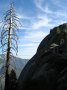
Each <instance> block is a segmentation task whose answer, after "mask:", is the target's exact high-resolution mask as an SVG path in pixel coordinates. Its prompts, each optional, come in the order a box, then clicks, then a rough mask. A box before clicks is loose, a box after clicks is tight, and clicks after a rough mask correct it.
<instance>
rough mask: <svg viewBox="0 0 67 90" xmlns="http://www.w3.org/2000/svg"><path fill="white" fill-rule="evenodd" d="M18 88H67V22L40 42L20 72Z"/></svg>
mask: <svg viewBox="0 0 67 90" xmlns="http://www.w3.org/2000/svg"><path fill="white" fill-rule="evenodd" d="M18 90H67V23H65V24H63V25H60V26H58V27H55V28H53V29H52V30H51V31H50V34H49V35H47V36H46V37H45V38H44V39H43V41H42V42H41V43H40V45H39V47H38V49H37V52H36V54H35V55H34V56H33V57H32V58H31V60H29V62H28V63H27V64H26V66H25V68H24V69H23V70H22V72H21V74H20V77H19V79H18Z"/></svg>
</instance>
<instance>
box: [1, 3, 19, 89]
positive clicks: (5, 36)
mask: <svg viewBox="0 0 67 90" xmlns="http://www.w3.org/2000/svg"><path fill="white" fill-rule="evenodd" d="M17 21H18V18H17V17H16V14H15V10H14V8H13V3H11V5H10V8H9V10H8V11H7V12H6V15H5V17H4V22H3V28H2V31H1V44H2V52H3V54H4V55H5V56H6V70H5V90H9V83H10V82H9V74H10V72H9V71H10V70H9V69H10V59H11V56H12V55H13V54H15V52H16V54H17V52H18V44H17V40H18V36H17V33H16V31H17V30H18V26H17Z"/></svg>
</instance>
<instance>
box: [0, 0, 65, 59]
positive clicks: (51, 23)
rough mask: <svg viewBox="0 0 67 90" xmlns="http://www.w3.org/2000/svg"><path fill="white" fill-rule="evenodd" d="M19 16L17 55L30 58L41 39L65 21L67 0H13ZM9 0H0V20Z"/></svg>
mask: <svg viewBox="0 0 67 90" xmlns="http://www.w3.org/2000/svg"><path fill="white" fill-rule="evenodd" d="M13 2H14V8H15V11H16V15H17V17H18V18H19V21H20V23H21V25H19V34H18V36H19V41H18V46H19V49H18V57H21V58H24V59H27V58H28V59H30V58H31V57H32V56H33V55H34V54H35V53H36V50H37V47H38V46H39V44H40V42H41V41H42V39H43V38H44V37H45V36H46V35H47V34H48V33H49V32H50V29H52V28H53V27H55V26H58V25H60V24H62V23H66V22H67V0H13ZM9 3H10V0H0V20H1V21H2V20H3V16H4V14H5V12H6V10H8V8H9Z"/></svg>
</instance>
